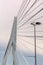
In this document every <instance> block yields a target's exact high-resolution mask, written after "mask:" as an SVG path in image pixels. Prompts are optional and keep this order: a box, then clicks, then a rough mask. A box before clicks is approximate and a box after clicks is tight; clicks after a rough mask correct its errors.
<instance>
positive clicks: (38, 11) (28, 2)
mask: <svg viewBox="0 0 43 65" xmlns="http://www.w3.org/2000/svg"><path fill="white" fill-rule="evenodd" d="M36 22H40V23H41V24H40V25H35V29H36V31H35V33H36V36H34V26H33V25H31V23H36ZM34 38H36V40H35V41H36V42H35V43H36V48H35V46H34V45H35V43H34ZM42 43H43V0H23V3H22V5H21V7H20V10H19V12H18V15H17V17H14V23H13V26H12V31H11V35H10V39H9V42H8V46H7V49H6V51H5V54H4V57H3V60H2V65H6V62H7V58H8V55H9V53H10V50H11V47H12V55H13V65H37V63H35V61H37V60H36V59H37V58H36V55H35V54H37V53H41V54H43V44H42ZM17 50H19V51H20V52H19V54H17ZM39 50H40V51H39ZM35 51H36V53H35ZM29 52H33V54H29ZM17 55H18V57H17ZM25 56H26V57H25ZM27 57H28V58H34V63H33V64H32V60H31V59H30V61H31V63H29V62H30V61H28V59H26V58H27ZM42 65H43V64H42Z"/></svg>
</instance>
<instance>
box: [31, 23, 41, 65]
mask: <svg viewBox="0 0 43 65" xmlns="http://www.w3.org/2000/svg"><path fill="white" fill-rule="evenodd" d="M40 24H41V23H40V22H33V23H31V25H33V26H34V47H35V65H37V58H36V25H40Z"/></svg>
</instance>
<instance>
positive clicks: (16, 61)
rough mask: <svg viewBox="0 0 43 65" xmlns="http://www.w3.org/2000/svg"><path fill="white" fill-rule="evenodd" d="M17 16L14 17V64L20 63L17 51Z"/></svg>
mask: <svg viewBox="0 0 43 65" xmlns="http://www.w3.org/2000/svg"><path fill="white" fill-rule="evenodd" d="M16 33H17V17H15V18H14V23H13V28H12V36H11V38H12V54H13V65H18V60H17V53H16V36H17V34H16Z"/></svg>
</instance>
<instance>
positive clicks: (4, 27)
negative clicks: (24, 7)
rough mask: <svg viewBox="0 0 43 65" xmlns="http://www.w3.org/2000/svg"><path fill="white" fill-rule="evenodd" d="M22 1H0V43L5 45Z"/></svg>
mask: <svg viewBox="0 0 43 65" xmlns="http://www.w3.org/2000/svg"><path fill="white" fill-rule="evenodd" d="M21 3H22V0H0V42H3V43H7V42H8V40H9V36H10V31H11V28H12V23H13V19H14V16H16V15H17V13H18V11H19V8H20V5H21Z"/></svg>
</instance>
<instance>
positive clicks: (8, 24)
mask: <svg viewBox="0 0 43 65" xmlns="http://www.w3.org/2000/svg"><path fill="white" fill-rule="evenodd" d="M22 1H23V0H0V42H2V43H3V45H6V44H7V42H8V40H9V37H10V33H11V28H12V23H13V19H14V16H16V15H17V13H18V11H19V8H20V6H21V3H22ZM31 1H32V0H31ZM41 1H42V0H40V1H39V3H40V2H41ZM37 5H38V4H37ZM30 6H31V4H30ZM35 7H36V5H35ZM41 7H43V5H42V6H41ZM41 7H39V8H38V9H37V10H39V9H40V8H41ZM27 9H28V8H27ZM33 9H34V7H33ZM37 10H35V11H34V12H32V14H30V16H31V15H33V14H34V13H35V12H37ZM41 13H43V12H41ZM41 13H40V14H38V15H37V16H36V17H34V19H36V18H37V17H40V16H42V15H43V14H42V15H41ZM30 16H29V17H30ZM29 17H27V18H29ZM34 19H32V20H33V21H34ZM32 20H30V22H31V21H32ZM36 21H39V20H36ZM40 21H43V19H40ZM24 22H25V21H24ZM24 22H23V21H22V22H21V24H22V23H24ZM42 23H43V22H42ZM21 24H20V25H21ZM27 25H28V23H27ZM29 25H30V24H29ZM18 26H19V25H18ZM40 27H41V29H40ZM24 28H25V26H24ZM37 28H38V27H37ZM32 29H33V28H30V29H29V30H27V31H31V30H32ZM39 29H40V30H41V31H43V26H39V28H38V30H39ZM40 30H39V31H40ZM27 31H26V32H27ZM18 32H20V31H19V30H18ZM23 32H24V31H22V33H23ZM26 34H27V35H28V32H27V33H26ZM41 34H43V33H41ZM24 35H25V34H24ZM29 35H31V33H29ZM32 35H33V34H32ZM19 39H21V41H23V40H22V39H23V38H19ZM25 40H27V41H28V40H29V41H30V42H31V43H32V41H31V40H32V39H25ZM19 41H20V40H19ZM21 41H20V42H21ZM37 42H38V44H37V45H39V42H40V45H39V47H42V48H43V44H42V45H41V42H42V43H43V41H42V40H41V41H37ZM2 43H0V44H1V45H2ZM23 43H25V41H24V42H23ZM26 45H27V44H26ZM26 45H25V46H26ZM21 46H22V45H21ZM27 46H28V45H27ZM30 46H31V45H30ZM21 48H22V47H21ZM31 50H32V49H31ZM37 51H39V49H38V50H37ZM41 52H42V51H41V50H40V53H41ZM42 54H43V53H42Z"/></svg>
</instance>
